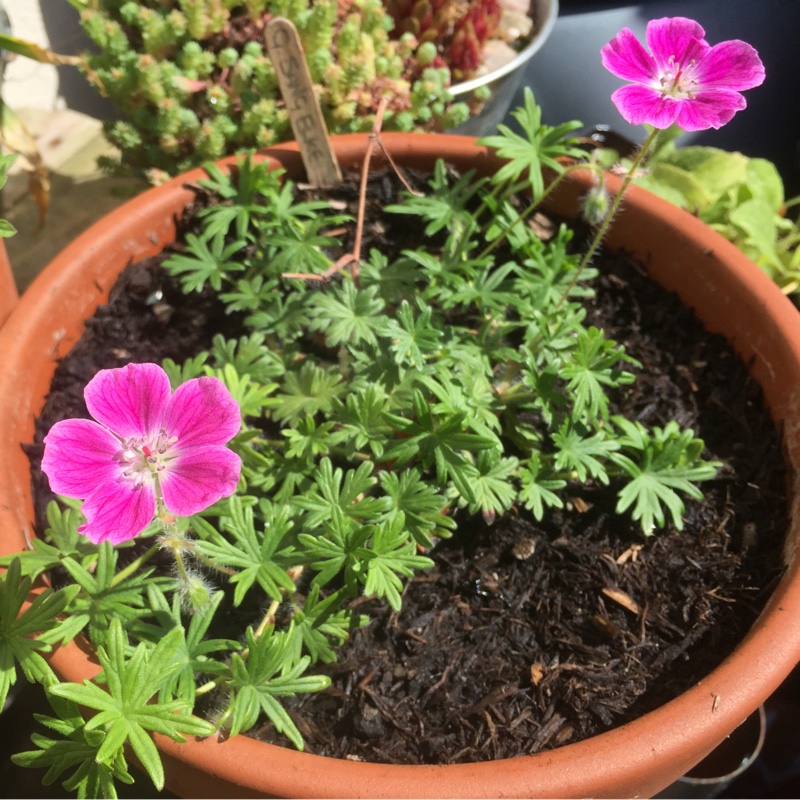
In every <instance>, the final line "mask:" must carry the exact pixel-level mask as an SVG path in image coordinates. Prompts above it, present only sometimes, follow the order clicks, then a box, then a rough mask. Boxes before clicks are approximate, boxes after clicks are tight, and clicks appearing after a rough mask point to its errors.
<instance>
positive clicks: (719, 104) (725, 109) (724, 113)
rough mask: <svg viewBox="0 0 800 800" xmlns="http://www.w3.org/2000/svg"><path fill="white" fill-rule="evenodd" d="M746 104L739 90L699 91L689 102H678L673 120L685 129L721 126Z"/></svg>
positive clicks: (695, 129) (700, 129)
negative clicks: (676, 112)
mask: <svg viewBox="0 0 800 800" xmlns="http://www.w3.org/2000/svg"><path fill="white" fill-rule="evenodd" d="M746 105H747V102H746V100H745V99H744V97H743V96H742V95H740V94H739V92H733V91H722V90H720V89H717V90H716V91H713V92H700V93H698V94H697V95H696V96H695V97H694V99H693V100H692V102H691V103H690V102H687V101H684V102H682V103H679V104H678V116H677V117H676V119H675V121H676V122H677V123H678V125H679V126H680V127H681V128H683V130H685V131H704V130H707V129H708V128H721V127H722V126H723V125H725V124H726V123H727V122H730V120H731V117H733V115H734V114H735V113H736V112H737V111H741V110H742V109H743V108H744V107H745V106H746Z"/></svg>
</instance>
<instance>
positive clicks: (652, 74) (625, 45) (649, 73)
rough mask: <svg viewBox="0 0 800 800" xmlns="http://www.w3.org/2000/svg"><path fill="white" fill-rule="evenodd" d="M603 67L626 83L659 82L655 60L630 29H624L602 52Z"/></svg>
mask: <svg viewBox="0 0 800 800" xmlns="http://www.w3.org/2000/svg"><path fill="white" fill-rule="evenodd" d="M600 56H601V58H602V59H603V66H604V67H605V68H606V69H607V70H608V71H609V72H612V73H613V74H614V75H616V76H617V77H618V78H622V79H623V80H626V81H636V82H637V83H648V82H650V81H657V78H656V69H657V68H656V62H655V59H654V58H653V57H652V56H651V55H650V53H648V52H647V50H645V49H644V47H642V45H641V44H640V42H639V40H638V39H637V38H636V37H635V36H634V35H633V31H632V30H631V29H630V28H623V29H622V30H621V31H620V32H619V33H618V34H617V35H616V36H615V37H614V38H613V39H612V40H611V41H610V42H609V43H608V44H607V45H604V46H603V48H602V49H601V50H600Z"/></svg>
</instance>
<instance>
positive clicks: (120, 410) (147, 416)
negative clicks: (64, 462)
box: [84, 364, 170, 439]
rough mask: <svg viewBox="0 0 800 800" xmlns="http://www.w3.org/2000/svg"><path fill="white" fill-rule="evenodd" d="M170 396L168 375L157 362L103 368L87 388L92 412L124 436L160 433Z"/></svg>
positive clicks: (88, 404)
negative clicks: (117, 367)
mask: <svg viewBox="0 0 800 800" xmlns="http://www.w3.org/2000/svg"><path fill="white" fill-rule="evenodd" d="M169 395H170V385H169V378H168V377H167V373H166V372H164V370H163V369H161V367H159V366H158V364H128V365H127V366H125V367H120V368H119V369H103V370H100V372H98V373H97V375H95V376H94V378H92V379H91V380H90V381H89V383H88V384H87V385H86V389H85V390H84V397H85V399H86V407H87V408H88V409H89V413H90V414H91V415H92V416H93V417H94V418H95V419H96V420H97V421H98V422H99V423H100V424H101V425H105V427H106V428H108V429H109V430H111V431H114V433H116V434H117V435H118V436H120V437H121V438H123V439H127V438H129V437H132V436H148V435H151V434H153V433H155V432H157V431H158V430H159V428H160V427H161V422H162V419H163V416H164V411H165V409H166V407H167V403H168V401H169Z"/></svg>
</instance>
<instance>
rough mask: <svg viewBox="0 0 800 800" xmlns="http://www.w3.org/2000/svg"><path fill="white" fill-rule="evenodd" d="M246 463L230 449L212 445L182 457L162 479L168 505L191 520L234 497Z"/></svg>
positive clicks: (181, 454)
mask: <svg viewBox="0 0 800 800" xmlns="http://www.w3.org/2000/svg"><path fill="white" fill-rule="evenodd" d="M241 468H242V461H241V459H240V458H239V456H237V455H236V453H234V452H233V451H231V450H229V449H228V448H227V447H222V446H220V445H208V446H205V447H193V448H191V449H189V450H188V451H186V452H185V453H180V455H178V456H177V457H176V458H175V459H174V460H172V461H171V462H170V464H169V469H168V470H165V471H164V473H161V475H160V484H161V491H162V494H163V496H164V504H165V505H166V507H167V508H168V509H169V510H170V511H171V512H172V513H173V514H178V515H179V516H183V517H188V516H191V515H192V514H197V513H198V512H199V511H202V510H203V509H205V508H208V507H209V506H210V505H212V504H213V503H216V502H217V500H220V499H221V498H223V497H228V496H229V495H231V494H233V492H234V490H235V489H236V484H237V483H238V482H239V474H240V472H241Z"/></svg>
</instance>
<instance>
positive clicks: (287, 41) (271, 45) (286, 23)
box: [264, 17, 342, 186]
mask: <svg viewBox="0 0 800 800" xmlns="http://www.w3.org/2000/svg"><path fill="white" fill-rule="evenodd" d="M264 35H265V40H266V44H267V53H269V57H270V58H271V59H272V63H273V64H274V65H275V71H276V73H277V75H278V84H279V86H280V89H281V95H282V96H283V101H284V103H286V110H287V111H288V112H289V120H290V122H291V123H292V131H294V136H295V139H297V142H298V144H299V145H300V155H301V156H302V157H303V164H304V165H305V168H306V174H307V175H308V181H309V183H311V184H312V185H314V186H334V185H336V184H337V183H340V182H341V180H342V171H341V169H340V168H339V162H338V161H337V160H336V155H335V153H334V152H333V150H331V146H330V142H329V141H328V129H327V127H326V126H325V120H324V119H323V117H322V110H321V109H320V107H319V104H318V103H317V98H316V96H315V95H314V87H313V84H312V82H311V73H310V72H309V71H308V64H307V63H306V59H305V55H304V53H303V47H302V45H301V43H300V37H299V36H298V34H297V28H295V26H294V24H293V23H292V22H291V21H290V20H288V19H284V18H283V17H275V18H274V19H271V20H270V21H269V22H268V23H267V27H266V31H265V34H264Z"/></svg>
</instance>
